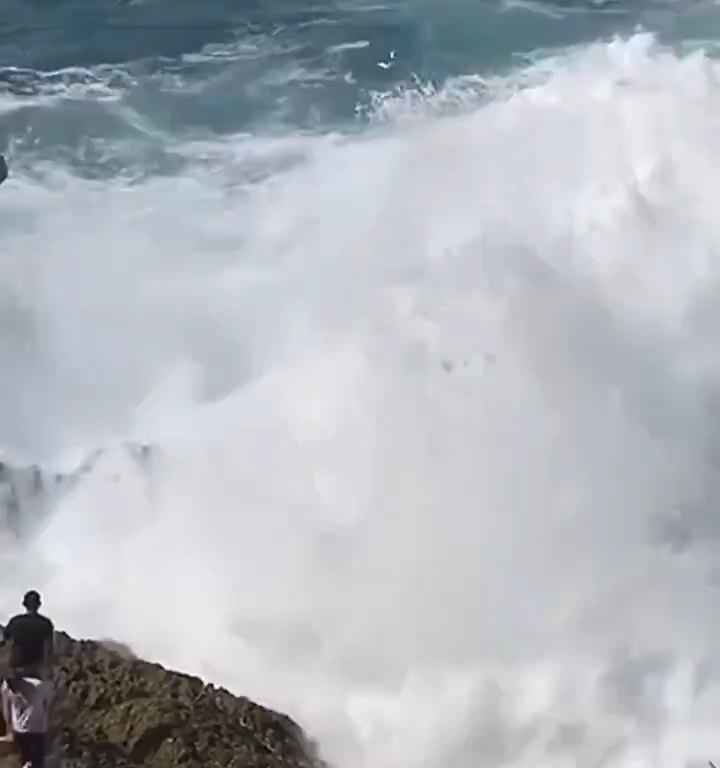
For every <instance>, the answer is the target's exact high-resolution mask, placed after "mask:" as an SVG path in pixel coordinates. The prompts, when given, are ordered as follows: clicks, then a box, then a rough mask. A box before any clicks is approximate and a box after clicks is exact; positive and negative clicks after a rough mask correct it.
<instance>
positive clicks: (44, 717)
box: [0, 677, 53, 768]
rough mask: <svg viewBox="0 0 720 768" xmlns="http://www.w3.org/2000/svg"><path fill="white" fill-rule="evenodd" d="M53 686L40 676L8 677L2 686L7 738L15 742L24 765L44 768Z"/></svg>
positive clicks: (0, 689)
mask: <svg viewBox="0 0 720 768" xmlns="http://www.w3.org/2000/svg"><path fill="white" fill-rule="evenodd" d="M52 696H53V687H52V683H50V682H49V681H48V680H41V679H40V678H37V677H8V678H6V679H5V680H3V682H2V685H0V699H1V700H2V715H3V719H4V720H5V729H6V736H5V739H4V740H5V741H13V742H14V744H15V746H16V748H17V751H18V752H19V754H20V760H21V763H22V766H23V768H44V765H45V753H46V751H47V732H48V724H49V719H50V705H51V703H52Z"/></svg>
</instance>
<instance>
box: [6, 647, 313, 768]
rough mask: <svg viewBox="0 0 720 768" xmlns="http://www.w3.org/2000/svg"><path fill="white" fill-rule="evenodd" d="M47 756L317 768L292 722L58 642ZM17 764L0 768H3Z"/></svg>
mask: <svg viewBox="0 0 720 768" xmlns="http://www.w3.org/2000/svg"><path fill="white" fill-rule="evenodd" d="M56 650H57V657H58V658H57V662H56V666H55V671H54V680H55V684H56V686H57V690H58V703H57V706H56V707H55V708H54V713H53V725H52V734H51V737H52V742H53V757H52V759H51V763H50V765H51V766H52V765H55V766H61V768H111V767H117V768H141V766H142V768H176V767H178V766H180V767H184V768H210V766H212V768H320V767H321V766H322V763H321V761H320V760H319V759H318V757H317V755H316V752H315V749H314V746H313V745H312V743H311V742H309V741H308V740H307V739H306V737H305V736H304V734H303V732H302V730H301V729H300V727H299V726H298V725H297V724H296V723H295V722H293V721H292V720H291V719H290V718H289V717H286V716H285V715H281V714H278V713H276V712H273V711H272V710H269V709H266V708H264V707H261V706H259V705H258V704H255V703H254V702H252V701H250V700H249V699H246V698H243V697H236V696H233V695H232V694H230V693H229V692H228V691H226V690H224V689H223V688H217V687H215V686H213V685H208V684H205V683H204V682H203V681H202V680H200V679H199V678H197V677H191V676H189V675H184V674H180V673H177V672H171V671H168V670H166V669H164V668H163V667H161V666H160V665H159V664H151V663H148V662H146V661H142V660H140V659H136V658H134V657H133V656H132V654H131V653H130V652H129V649H127V648H125V647H123V646H120V649H119V650H116V649H115V648H113V647H112V646H111V645H110V644H108V643H96V642H91V641H85V640H83V641H76V640H73V639H72V638H70V637H69V636H67V635H65V634H63V633H58V634H57V635H56ZM11 765H13V763H12V761H11V760H9V759H0V768H9V766H11Z"/></svg>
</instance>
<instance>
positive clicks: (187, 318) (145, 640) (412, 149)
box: [0, 35, 720, 768]
mask: <svg viewBox="0 0 720 768" xmlns="http://www.w3.org/2000/svg"><path fill="white" fill-rule="evenodd" d="M456 85H457V83H455V84H453V83H450V84H449V86H448V87H449V88H452V87H456ZM443 98H447V92H440V93H438V94H436V95H434V94H432V93H429V94H427V95H426V96H425V97H424V98H423V99H419V100H416V101H414V102H413V103H410V104H409V103H408V101H407V99H404V98H402V97H401V98H395V99H394V100H393V99H392V98H390V97H388V98H385V99H384V100H383V103H384V106H383V109H384V110H385V118H386V119H385V121H384V122H383V124H382V125H381V126H375V127H374V128H373V130H372V131H371V132H370V133H368V134H367V135H366V136H363V137H358V138H357V139H353V140H347V139H346V140H340V139H333V138H332V137H329V138H327V137H326V138H309V137H305V138H303V139H298V141H297V143H296V144H295V145H293V147H292V149H293V153H292V154H293V162H292V163H285V162H284V161H283V162H280V163H278V164H277V167H278V170H277V171H276V172H274V173H273V174H272V175H271V176H270V177H269V178H266V179H265V180H264V181H262V182H259V183H254V184H250V185H246V186H244V187H243V190H242V193H241V194H240V193H237V192H233V191H229V190H228V187H227V185H226V182H227V178H225V176H224V174H219V173H217V167H216V166H215V172H210V171H208V172H207V173H205V172H203V173H201V172H200V171H197V172H195V173H194V174H193V175H191V176H188V177H185V178H173V179H167V178H164V179H151V180H148V181H146V182H144V183H142V184H139V185H135V186H133V187H132V188H123V187H121V186H119V185H118V184H113V183H108V182H94V183H90V182H84V181H80V180H78V179H76V178H73V177H70V176H66V175H64V174H63V173H62V171H61V170H60V169H57V170H56V171H55V175H54V176H52V177H49V179H48V181H47V182H46V184H47V185H46V186H45V187H40V186H37V185H34V184H32V183H30V182H29V181H28V180H26V179H24V178H22V177H20V178H13V179H12V180H11V182H8V185H7V186H6V187H4V188H3V208H2V209H1V210H0V217H1V219H0V244H1V246H2V247H1V248H0V266H1V268H2V271H1V272H0V274H1V275H2V278H1V280H0V307H2V312H3V313H4V314H3V316H4V317H5V316H7V319H5V320H3V322H2V324H1V325H0V362H1V364H2V370H3V376H2V378H0V395H1V398H2V399H1V402H2V409H3V411H2V417H3V424H4V443H5V444H6V445H9V446H11V447H12V448H13V449H14V450H17V451H21V452H22V453H23V455H33V456H36V457H38V458H39V459H42V460H44V461H46V462H48V463H49V464H52V462H53V461H56V462H59V463H62V460H63V459H66V460H67V462H70V463H72V461H76V460H77V456H80V455H82V454H83V453H84V452H85V451H89V450H90V449H91V448H93V447H96V446H98V445H101V446H105V447H106V448H107V449H108V450H107V452H106V454H105V455H104V456H103V457H102V458H101V459H100V461H99V463H98V464H97V465H96V467H95V469H94V471H93V472H92V473H91V474H90V475H89V476H88V477H87V478H86V479H85V480H84V481H83V482H82V483H80V484H79V485H78V486H77V487H76V489H75V490H74V491H73V492H72V493H71V494H69V495H68V496H66V497H64V500H63V501H62V503H61V504H60V505H59V506H58V507H57V508H56V509H55V510H54V513H53V514H52V516H51V517H50V519H49V522H48V524H47V526H46V527H45V529H44V530H42V531H41V532H40V533H39V534H38V535H37V537H36V538H34V539H33V541H32V542H31V543H30V544H28V545H27V546H28V547H29V550H28V551H29V553H30V554H32V556H33V557H34V558H36V560H34V561H31V560H30V559H29V558H25V559H22V560H19V561H17V562H15V561H12V562H13V563H14V565H13V569H12V570H11V571H10V570H9V569H5V568H4V569H3V578H2V580H1V581H0V602H1V607H3V608H4V609H5V610H11V609H12V607H13V606H14V604H15V602H16V600H17V596H18V593H19V591H20V590H21V589H22V588H23V587H25V586H26V585H27V584H28V583H29V580H30V579H31V577H32V579H33V580H34V582H36V586H38V587H39V588H40V589H42V590H44V591H45V592H46V594H47V609H48V611H49V612H50V613H52V615H53V616H54V617H55V618H56V620H57V622H58V624H60V625H61V626H64V627H66V628H67V629H68V630H70V631H72V632H73V633H76V634H80V635H88V634H89V635H102V636H113V637H115V638H116V639H118V640H122V641H126V642H128V643H129V644H131V645H132V646H133V648H134V649H135V650H136V651H137V652H138V653H140V654H142V655H145V656H148V657H151V658H154V659H158V660H160V661H163V662H165V663H167V664H171V665H174V666H178V667H181V668H183V669H186V670H188V671H194V672H198V673H201V674H203V675H206V676H208V677H211V678H212V679H213V680H215V681H218V682H220V683H223V684H226V685H229V686H231V687H233V688H234V689H235V690H236V691H238V692H242V693H244V694H247V695H250V696H253V697H256V698H258V699H260V700H261V701H263V702H266V703H268V704H270V705H273V706H275V707H278V708H281V709H283V710H285V711H288V712H289V713H290V714H292V715H293V716H295V717H296V718H297V719H298V720H299V721H300V722H301V723H302V724H303V725H304V726H305V727H306V728H307V729H308V731H309V732H310V733H311V734H313V735H314V736H316V737H318V738H319V739H320V743H321V745H322V747H323V749H324V751H325V754H326V755H327V756H328V757H329V758H330V759H332V760H333V761H335V762H336V763H337V764H338V765H339V766H343V768H346V767H347V768H366V767H367V768H396V767H397V768H399V766H402V767H403V768H420V767H422V768H439V767H440V766H443V767H444V766H453V768H471V766H472V767H473V768H474V767H475V766H480V765H501V764H502V765H507V766H533V768H538V766H553V767H554V768H555V767H557V766H565V765H567V766H571V765H573V766H574V765H586V764H602V765H605V766H613V768H614V767H615V766H623V767H629V766H636V765H643V766H645V765H653V766H655V767H664V766H667V768H670V766H673V767H675V766H678V765H683V764H684V765H689V764H691V763H692V762H693V761H704V760H706V759H707V758H712V757H713V756H714V753H713V749H717V738H716V731H717V729H716V720H717V712H718V707H719V706H720V695H719V694H720V691H719V689H718V686H717V681H718V678H717V674H716V669H717V666H716V661H715V660H716V659H717V654H718V646H719V644H720V635H719V634H718V629H717V622H716V621H715V618H714V616H715V614H714V608H715V602H716V599H717V583H718V582H717V573H718V570H717V562H718V555H717V538H718V533H719V532H720V529H719V528H718V525H717V522H716V515H715V505H716V500H717V491H718V472H717V458H718V437H717V435H718V428H717V422H718V418H719V417H720V413H719V412H718V403H719V402H720V400H719V399H718V381H719V379H718V375H719V373H720V368H719V366H718V363H719V362H720V360H719V359H718V354H719V353H718V345H717V343H716V338H715V337H716V328H717V324H718V318H717V314H718V312H717V309H716V307H717V303H718V284H719V283H718V280H719V278H720V262H719V261H718V253H720V219H719V218H718V216H717V211H716V200H717V196H718V195H717V192H718V179H720V151H719V150H720V138H719V137H720V132H718V125H719V124H720V89H719V88H718V68H717V66H716V65H715V64H714V63H713V62H711V61H709V60H707V59H705V58H703V56H702V55H700V54H697V53H696V54H693V55H690V56H688V57H686V58H677V57H676V56H675V55H673V54H672V53H671V52H668V51H663V50H660V49H658V48H656V46H655V44H654V42H653V41H652V39H651V38H649V37H648V36H644V35H637V36H635V37H633V38H631V39H630V40H627V41H615V42H613V43H612V44H610V45H595V46H591V47H587V48H583V49H576V50H572V51H569V52H567V53H565V54H563V55H560V56H557V57H554V58H552V59H549V60H546V61H544V62H540V63H538V64H536V65H533V67H532V68H531V70H526V71H525V72H523V73H517V74H515V75H513V76H511V77H510V78H508V79H506V80H505V81H504V82H501V81H497V82H496V83H495V86H494V89H493V88H487V89H484V90H483V92H482V93H474V94H473V95H472V96H471V98H470V99H469V100H468V101H467V103H466V105H465V106H466V108H465V109H463V110H462V114H458V115H456V116H454V117H440V116H438V114H437V110H433V109H432V107H433V100H434V99H443ZM410 113H412V114H414V115H415V119H414V120H412V121H409V122H408V121H407V120H404V119H399V118H402V117H404V116H407V115H408V114H410ZM252 141H253V139H248V137H243V138H239V139H238V149H237V152H236V154H234V155H233V158H234V159H233V162H232V163H231V165H232V167H229V168H228V169H227V170H228V176H233V175H234V174H236V173H237V167H235V165H236V163H240V164H242V162H243V158H250V157H251V156H252V159H253V161H255V160H256V159H257V157H259V156H268V154H269V155H270V156H271V155H272V147H273V144H272V142H271V141H269V140H262V144H261V145H260V147H261V148H260V149H259V150H258V152H257V153H252V152H250V153H248V147H249V146H250V144H251V143H252ZM258 141H261V140H260V139H258ZM288 146H289V145H288V144H287V143H286V142H279V143H278V145H277V147H278V152H284V153H287V151H288ZM197 149H198V145H195V150H197ZM186 151H193V150H192V148H186ZM218 151H221V150H220V149H218ZM222 151H225V150H222ZM231 154H232V153H231ZM51 182H52V183H51ZM127 439H135V440H142V441H147V442H151V443H152V444H153V446H154V448H153V452H152V454H151V458H150V460H149V462H148V463H146V464H142V463H138V462H136V461H134V460H133V459H132V458H130V457H129V456H128V454H127V453H126V452H125V451H124V450H120V448H117V449H116V448H114V446H116V445H118V446H119V445H120V444H121V443H122V442H123V441H125V440H127ZM5 546H6V548H7V546H9V545H7V544H6V545H5ZM6 552H7V549H6ZM26 553H27V552H26ZM15 554H17V550H15ZM38 570H39V572H40V574H41V576H40V577H38V576H37V574H38ZM37 582H39V583H37Z"/></svg>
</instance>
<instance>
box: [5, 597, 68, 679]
mask: <svg viewBox="0 0 720 768" xmlns="http://www.w3.org/2000/svg"><path fill="white" fill-rule="evenodd" d="M23 605H24V606H25V613H21V614H18V615H17V616H13V617H12V619H10V621H9V623H8V625H7V627H5V631H4V633H3V642H5V643H7V642H10V643H11V647H10V668H11V669H12V670H13V674H15V675H18V676H24V675H31V676H36V677H40V678H42V677H44V674H45V672H46V671H47V666H48V664H49V663H50V660H51V658H52V652H53V637H54V634H55V627H54V626H53V623H52V621H50V619H48V618H47V617H46V616H42V615H41V614H40V606H41V605H42V600H41V599H40V595H39V593H38V592H36V591H35V590H34V589H31V590H30V591H29V592H27V593H26V594H25V597H24V598H23Z"/></svg>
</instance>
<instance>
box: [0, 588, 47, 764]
mask: <svg viewBox="0 0 720 768" xmlns="http://www.w3.org/2000/svg"><path fill="white" fill-rule="evenodd" d="M23 605H24V606H25V613H22V614H18V615H17V616H13V618H12V619H10V621H9V622H8V625H7V627H5V630H4V632H3V644H5V643H8V642H9V643H10V660H9V665H8V666H9V667H10V669H9V674H7V675H5V676H4V679H3V680H2V682H1V684H0V702H1V703H2V709H1V712H2V718H0V719H2V720H4V721H5V736H4V737H3V738H2V739H0V741H2V742H3V743H5V744H8V743H10V744H12V745H13V747H15V749H16V750H17V752H18V753H19V755H20V760H21V764H22V766H23V768H43V766H44V765H45V752H46V749H47V743H46V742H47V731H48V721H49V709H50V703H51V700H52V695H53V685H52V682H51V681H50V680H47V679H45V678H47V676H48V672H49V670H48V666H49V663H50V660H51V658H52V652H53V645H54V644H53V637H54V634H55V628H54V626H53V623H52V621H50V619H48V618H47V617H45V616H42V615H41V614H40V606H41V605H42V600H41V598H40V595H39V594H38V593H37V592H36V591H35V590H30V591H29V592H27V593H26V594H25V597H24V598H23Z"/></svg>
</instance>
